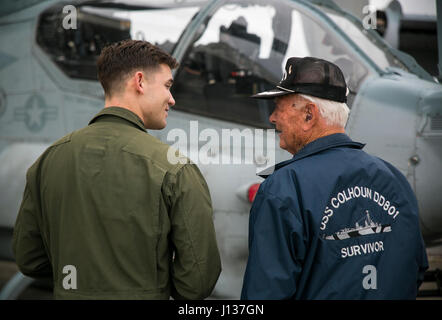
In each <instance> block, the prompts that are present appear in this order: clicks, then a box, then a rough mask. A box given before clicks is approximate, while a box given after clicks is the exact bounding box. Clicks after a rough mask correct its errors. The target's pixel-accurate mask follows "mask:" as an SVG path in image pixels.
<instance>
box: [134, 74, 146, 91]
mask: <svg viewBox="0 0 442 320" xmlns="http://www.w3.org/2000/svg"><path fill="white" fill-rule="evenodd" d="M132 83H133V85H134V88H135V91H136V92H137V93H144V89H145V84H144V74H143V73H142V72H141V71H137V72H135V74H134V75H133V76H132Z"/></svg>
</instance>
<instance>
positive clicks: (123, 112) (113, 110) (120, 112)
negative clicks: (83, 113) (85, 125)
mask: <svg viewBox="0 0 442 320" xmlns="http://www.w3.org/2000/svg"><path fill="white" fill-rule="evenodd" d="M103 116H114V117H117V118H120V119H124V120H127V121H129V122H130V123H132V124H134V125H135V126H136V127H137V128H139V129H140V130H143V131H146V128H145V127H144V123H143V121H141V119H140V117H138V116H137V115H136V114H135V113H133V112H132V111H130V110H128V109H126V108H121V107H107V108H104V109H102V110H101V111H100V112H99V113H98V114H96V115H95V116H94V117H93V118H92V119H91V121H89V124H92V123H94V122H96V121H98V119H99V118H101V117H103Z"/></svg>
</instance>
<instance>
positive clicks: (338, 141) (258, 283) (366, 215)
mask: <svg viewBox="0 0 442 320" xmlns="http://www.w3.org/2000/svg"><path fill="white" fill-rule="evenodd" d="M363 147H364V145H363V144H361V143H358V142H354V141H352V140H351V139H350V138H349V137H348V136H347V135H345V134H341V133H339V134H333V135H329V136H326V137H322V138H320V139H317V140H315V141H313V142H311V143H309V144H308V145H306V146H305V147H304V148H303V149H302V150H301V151H300V152H299V153H297V154H296V155H295V156H294V157H293V158H292V159H290V160H287V161H284V162H281V163H279V164H277V165H276V167H275V172H274V173H273V174H272V175H270V176H269V177H267V179H266V180H265V181H264V182H263V183H262V184H261V186H260V188H259V190H258V193H257V195H256V198H255V200H254V202H253V206H252V209H251V212H250V221H249V258H248V262H247V268H246V272H245V275H244V283H243V289H242V293H241V298H242V299H415V298H416V294H417V290H418V287H419V285H420V283H421V282H422V280H423V274H424V271H425V270H426V269H427V268H428V261H427V255H426V252H425V246H424V243H423V240H422V234H421V232H420V228H419V218H418V206H417V201H416V197H415V195H414V193H413V191H412V189H411V187H410V185H409V183H408V181H407V180H406V178H405V177H404V176H403V175H402V174H401V173H400V172H399V171H398V170H397V169H396V168H394V167H393V166H392V165H391V164H389V163H387V162H385V161H383V160H381V159H379V158H377V157H374V156H370V155H368V154H367V153H365V152H364V151H362V148H363Z"/></svg>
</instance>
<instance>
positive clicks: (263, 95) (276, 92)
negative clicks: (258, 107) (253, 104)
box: [251, 89, 293, 99]
mask: <svg viewBox="0 0 442 320" xmlns="http://www.w3.org/2000/svg"><path fill="white" fill-rule="evenodd" d="M291 93H293V92H288V91H284V90H280V89H272V90H268V91H263V92H260V93H257V94H254V95H253V96H251V98H255V99H273V98H276V97H279V96H283V95H286V94H291Z"/></svg>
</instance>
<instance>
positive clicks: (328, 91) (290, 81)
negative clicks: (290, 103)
mask: <svg viewBox="0 0 442 320" xmlns="http://www.w3.org/2000/svg"><path fill="white" fill-rule="evenodd" d="M292 93H303V94H308V95H311V96H314V97H319V98H323V99H327V100H333V101H337V102H347V85H346V83H345V78H344V75H343V73H342V71H341V69H339V67H338V66H337V65H335V64H334V63H331V62H329V61H326V60H323V59H318V58H313V57H304V58H297V57H292V58H289V59H288V60H287V63H286V65H285V72H284V76H283V77H282V80H281V82H279V84H278V85H277V86H276V88H275V89H272V90H268V91H264V92H260V93H257V94H255V95H253V96H252V98H258V99H272V98H275V97H279V96H283V95H286V94H292Z"/></svg>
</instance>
